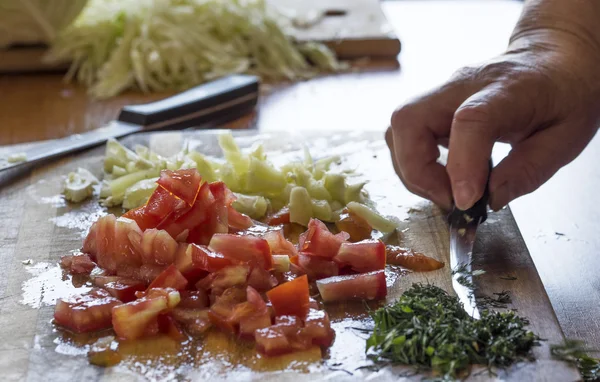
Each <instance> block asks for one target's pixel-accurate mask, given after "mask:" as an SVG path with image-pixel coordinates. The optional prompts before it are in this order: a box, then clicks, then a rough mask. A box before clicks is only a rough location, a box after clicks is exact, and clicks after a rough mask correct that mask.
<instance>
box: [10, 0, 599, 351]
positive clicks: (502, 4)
mask: <svg viewBox="0 0 600 382" xmlns="http://www.w3.org/2000/svg"><path fill="white" fill-rule="evenodd" d="M383 7H384V10H385V12H386V14H387V16H388V18H389V20H390V21H391V23H392V25H393V26H394V28H395V30H396V32H397V34H398V35H399V37H400V39H401V41H402V52H401V53H400V56H399V65H398V64H397V63H394V62H374V63H370V64H368V65H365V67H364V68H362V69H361V70H360V71H358V72H353V73H346V74H340V75H336V76H325V77H321V78H317V79H313V80H310V81H306V82H302V83H298V84H293V85H277V86H264V88H265V89H264V92H265V94H264V96H263V97H262V99H261V102H260V107H259V108H258V110H257V112H256V113H255V114H254V115H252V116H249V117H247V118H244V119H242V120H240V121H236V122H235V123H233V124H231V125H230V127H257V128H258V129H260V130H261V131H278V130H293V131H298V132H301V131H302V130H314V129H321V130H322V129H330V130H332V131H334V130H377V131H381V132H382V135H383V131H384V129H385V128H386V127H387V125H388V123H389V118H390V115H391V113H392V111H393V110H394V108H395V107H396V106H397V105H398V104H400V103H402V102H404V101H406V100H407V99H409V98H410V97H413V96H416V95H418V94H419V93H421V92H423V91H425V90H427V89H429V88H431V87H433V86H435V85H437V84H439V83H441V82H443V81H444V80H446V79H447V78H448V77H449V76H450V75H451V74H452V73H453V72H454V71H455V70H456V69H458V68H460V67H461V66H463V65H467V64H472V63H476V62H478V61H481V60H484V59H486V58H489V57H491V56H493V55H495V54H498V53H501V52H502V50H503V49H504V48H505V46H506V44H507V42H508V38H509V35H510V32H511V30H512V27H513V25H514V23H515V22H516V20H517V18H518V16H519V13H520V8H521V3H520V2H516V1H390V2H385V3H384V4H383ZM167 95H168V94H166V93H165V94H153V95H143V94H135V93H129V94H124V95H121V96H119V97H116V98H114V99H111V100H107V101H94V100H92V99H90V98H89V97H87V96H86V94H85V90H84V89H82V88H80V87H78V86H76V85H68V84H65V83H64V82H63V80H62V77H61V75H60V74H53V73H43V74H34V75H13V76H7V75H5V76H0V98H1V99H2V102H0V145H8V144H16V143H23V142H27V141H34V140H43V139H52V138H58V137H62V136H65V135H68V134H73V133H79V132H82V131H85V130H88V129H92V128H95V127H99V126H101V125H102V124H104V123H106V122H108V121H110V120H111V119H114V118H115V117H116V115H117V114H118V112H119V110H120V107H121V106H123V105H126V104H130V103H141V102H147V101H150V100H154V99H159V98H163V97H165V96H167ZM502 151H505V148H504V147H499V154H501V152H502ZM599 160H600V138H597V139H595V140H594V141H592V143H591V144H590V145H589V147H588V148H587V149H586V150H585V151H584V153H583V154H582V155H581V156H580V157H579V158H578V159H576V160H575V161H574V162H573V163H572V164H570V165H569V166H567V167H566V168H564V169H563V170H561V171H560V172H559V173H558V174H557V175H556V176H555V177H554V178H553V179H551V180H550V181H549V182H548V183H547V184H545V185H544V186H543V187H542V188H541V189H539V190H538V191H537V192H535V193H534V194H532V195H528V196H525V197H522V198H520V199H519V200H517V201H515V202H513V203H512V204H511V209H512V210H513V213H514V215H515V218H516V220H517V223H518V225H519V227H520V229H521V232H522V234H523V237H524V238H525V241H526V243H527V246H528V248H529V250H530V252H531V255H532V257H533V259H534V262H535V264H536V267H537V269H538V271H539V274H540V277H541V279H542V281H543V283H544V286H545V288H546V290H547V292H548V295H549V297H550V300H551V302H552V304H553V307H554V309H555V311H556V314H557V316H558V319H559V322H560V324H561V326H562V328H563V331H564V333H565V335H566V336H567V337H569V338H579V339H583V340H585V341H586V342H587V343H588V345H589V346H591V347H595V348H598V347H600V273H599V272H598V269H600V255H599V254H598V248H599V247H600V238H599V235H597V234H596V232H595V228H596V226H597V224H598V222H599V221H600V206H597V205H596V204H595V203H594V201H595V196H596V194H595V193H596V189H597V188H598V187H599V186H600V170H598V167H597V166H596V163H598V161H599Z"/></svg>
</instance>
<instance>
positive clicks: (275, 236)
mask: <svg viewBox="0 0 600 382" xmlns="http://www.w3.org/2000/svg"><path fill="white" fill-rule="evenodd" d="M263 239H265V240H266V241H267V243H269V248H270V249H271V253H272V254H274V255H288V256H295V255H297V254H298V250H296V247H295V246H294V244H292V243H291V242H290V241H289V240H287V239H286V238H285V236H283V230H281V229H280V230H277V231H268V232H266V233H265V234H264V235H263Z"/></svg>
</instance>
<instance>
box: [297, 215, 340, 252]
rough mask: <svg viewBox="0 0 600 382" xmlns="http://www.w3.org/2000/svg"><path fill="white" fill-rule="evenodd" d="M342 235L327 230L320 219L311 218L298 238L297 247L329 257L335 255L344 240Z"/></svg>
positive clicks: (303, 250) (302, 250)
mask: <svg viewBox="0 0 600 382" xmlns="http://www.w3.org/2000/svg"><path fill="white" fill-rule="evenodd" d="M303 235H304V234H303ZM344 237H345V236H344V235H339V236H338V235H334V234H332V233H331V232H329V230H328V229H327V226H326V225H325V224H324V223H323V222H321V221H320V220H317V219H311V220H310V222H309V223H308V230H307V231H306V234H305V235H304V236H303V237H301V239H300V240H301V241H300V242H299V249H300V251H301V252H310V253H313V254H315V255H317V256H321V257H326V258H329V259H331V258H333V257H334V256H335V255H337V253H338V250H339V249H340V246H341V245H342V243H343V242H344V241H345V239H344Z"/></svg>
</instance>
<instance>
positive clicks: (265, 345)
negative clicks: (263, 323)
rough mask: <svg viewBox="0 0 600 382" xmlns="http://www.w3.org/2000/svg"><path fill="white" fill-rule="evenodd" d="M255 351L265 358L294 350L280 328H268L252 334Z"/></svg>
mask: <svg viewBox="0 0 600 382" xmlns="http://www.w3.org/2000/svg"><path fill="white" fill-rule="evenodd" d="M254 340H255V341H256V349H257V350H258V352H259V353H261V354H264V355H267V356H276V355H281V354H286V353H290V352H293V351H294V349H293V348H292V345H291V343H290V341H289V340H288V338H287V336H286V335H285V333H284V332H283V328H281V327H273V326H269V327H268V328H264V329H258V330H256V331H255V332H254Z"/></svg>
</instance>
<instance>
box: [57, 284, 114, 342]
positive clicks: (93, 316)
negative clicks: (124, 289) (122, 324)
mask: <svg viewBox="0 0 600 382" xmlns="http://www.w3.org/2000/svg"><path fill="white" fill-rule="evenodd" d="M120 304H121V301H119V300H117V299H116V298H114V297H113V296H111V295H110V294H109V293H108V292H107V291H105V290H102V289H99V288H93V289H92V290H90V291H89V292H87V293H85V294H82V295H78V296H71V297H69V298H65V299H59V300H58V301H57V302H56V308H55V310H54V321H55V322H56V323H57V324H58V325H61V326H64V327H65V328H67V329H69V330H71V331H73V332H75V333H86V332H93V331H96V330H101V329H106V328H110V326H111V311H112V309H113V307H115V306H117V305H120Z"/></svg>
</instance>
